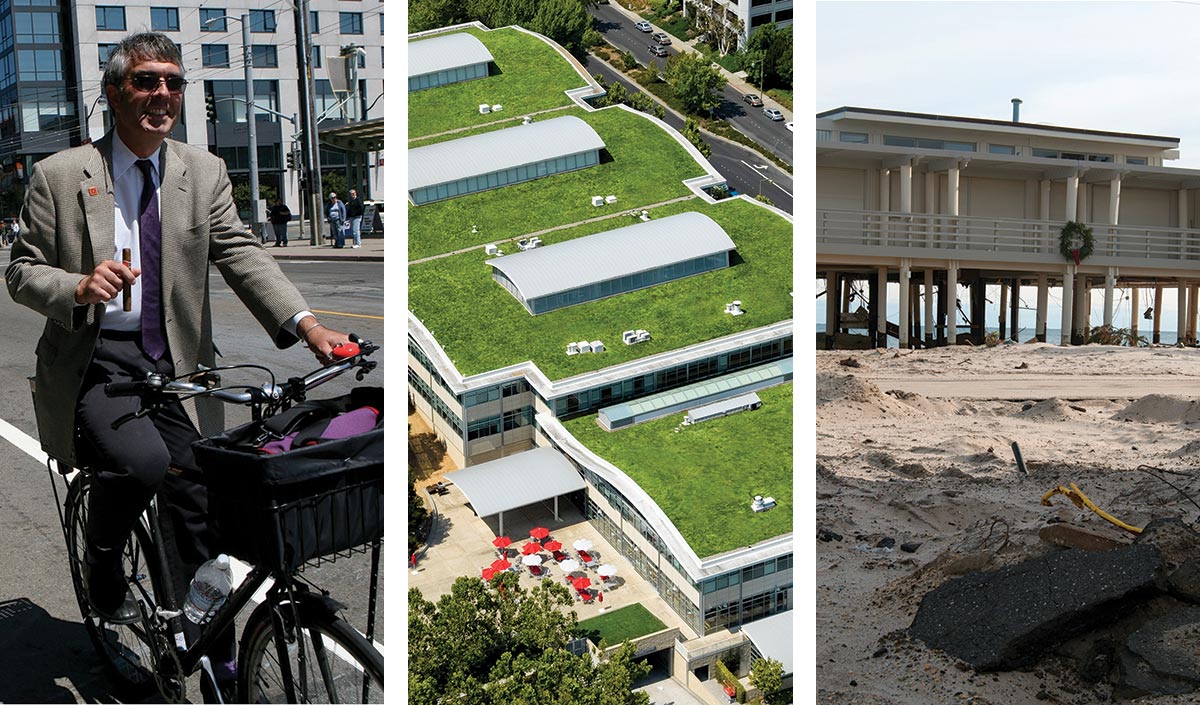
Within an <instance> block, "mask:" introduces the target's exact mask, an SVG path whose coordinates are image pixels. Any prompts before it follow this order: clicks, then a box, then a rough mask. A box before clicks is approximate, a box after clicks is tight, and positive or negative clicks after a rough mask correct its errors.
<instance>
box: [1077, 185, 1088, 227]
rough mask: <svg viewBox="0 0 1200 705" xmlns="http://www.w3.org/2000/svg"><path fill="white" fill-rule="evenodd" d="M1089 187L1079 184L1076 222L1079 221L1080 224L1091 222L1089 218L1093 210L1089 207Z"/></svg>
mask: <svg viewBox="0 0 1200 705" xmlns="http://www.w3.org/2000/svg"><path fill="white" fill-rule="evenodd" d="M1087 186H1088V185H1087V184H1084V183H1081V184H1079V207H1078V208H1077V209H1076V213H1075V220H1077V221H1079V222H1080V223H1086V222H1088V220H1090V219H1089V218H1088V211H1089V210H1091V208H1090V206H1089V199H1088V193H1089V191H1088V187H1087Z"/></svg>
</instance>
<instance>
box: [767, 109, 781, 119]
mask: <svg viewBox="0 0 1200 705" xmlns="http://www.w3.org/2000/svg"><path fill="white" fill-rule="evenodd" d="M763 115H766V116H767V119H769V120H774V121H775V122H779V121H781V120H783V113H781V112H779V111H778V110H776V109H775V108H763Z"/></svg>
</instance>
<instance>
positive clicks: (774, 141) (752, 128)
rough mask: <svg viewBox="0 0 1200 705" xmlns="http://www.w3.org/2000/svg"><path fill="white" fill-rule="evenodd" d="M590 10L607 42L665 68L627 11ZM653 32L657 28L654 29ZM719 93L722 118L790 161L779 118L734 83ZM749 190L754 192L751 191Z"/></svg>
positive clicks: (675, 43)
mask: <svg viewBox="0 0 1200 705" xmlns="http://www.w3.org/2000/svg"><path fill="white" fill-rule="evenodd" d="M590 12H591V13H592V15H593V16H594V17H595V18H596V19H597V20H598V21H597V22H596V29H597V31H599V32H600V33H601V34H603V35H604V38H605V39H606V40H608V43H609V44H612V45H613V46H615V47H617V48H618V49H620V50H622V51H629V52H633V55H634V56H635V57H637V60H638V61H639V62H640V63H642V64H643V65H645V66H650V65H654V66H657V67H658V69H659V70H660V71H662V70H665V68H666V65H667V57H656V56H654V55H652V54H651V53H650V51H649V48H648V47H649V46H650V45H651V44H652V43H653V42H652V41H651V39H650V35H651V34H653V33H652V32H651V33H644V32H641V31H639V30H638V29H637V28H636V27H634V22H636V20H634V19H631V18H630V16H629V14H627V13H626V12H623V11H622V10H620V9H618V8H617V7H615V6H613V5H611V4H609V5H597V6H595V7H593V8H592V9H591V10H590ZM655 31H659V30H658V29H657V28H656V29H655ZM671 42H672V43H671V45H670V46H668V47H667V52H668V53H669V54H670V55H674V54H678V53H679V51H680V47H679V44H680V40H679V39H678V38H677V37H671ZM721 95H722V101H721V105H720V107H719V108H718V109H717V113H716V116H717V117H720V118H724V119H725V120H727V121H728V122H729V123H730V124H731V125H733V127H734V128H735V129H736V130H737V131H739V132H741V133H742V134H744V135H746V136H747V137H749V138H750V139H752V140H754V141H755V142H757V143H759V144H760V145H762V146H763V147H765V148H766V149H767V150H769V151H770V152H772V153H773V154H775V155H776V156H778V157H779V158H780V159H782V160H784V161H785V162H787V163H788V164H792V163H793V162H792V133H791V132H790V131H789V130H788V129H787V128H786V127H784V123H783V122H782V121H780V122H775V121H772V120H770V119H768V118H767V117H766V116H765V115H763V112H762V108H753V107H750V106H749V105H747V104H746V103H745V102H743V100H742V97H743V93H742V92H739V91H738V90H736V89H735V88H734V87H733V86H730V85H727V86H725V88H724V90H723V91H722V92H721ZM788 119H791V118H788ZM763 161H765V160H763ZM789 190H790V189H789ZM749 193H754V192H753V191H750V192H749Z"/></svg>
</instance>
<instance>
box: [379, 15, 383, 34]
mask: <svg viewBox="0 0 1200 705" xmlns="http://www.w3.org/2000/svg"><path fill="white" fill-rule="evenodd" d="M379 36H381V37H382V36H383V13H382V12H381V13H379Z"/></svg>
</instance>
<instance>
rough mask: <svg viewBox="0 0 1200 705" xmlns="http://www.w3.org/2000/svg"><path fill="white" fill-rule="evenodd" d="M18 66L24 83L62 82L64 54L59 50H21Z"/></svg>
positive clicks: (19, 51) (18, 56)
mask: <svg viewBox="0 0 1200 705" xmlns="http://www.w3.org/2000/svg"><path fill="white" fill-rule="evenodd" d="M17 64H18V66H19V74H20V79H21V80H22V81H61V80H62V77H63V75H62V52H60V51H59V50H58V49H21V50H18V51H17Z"/></svg>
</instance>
